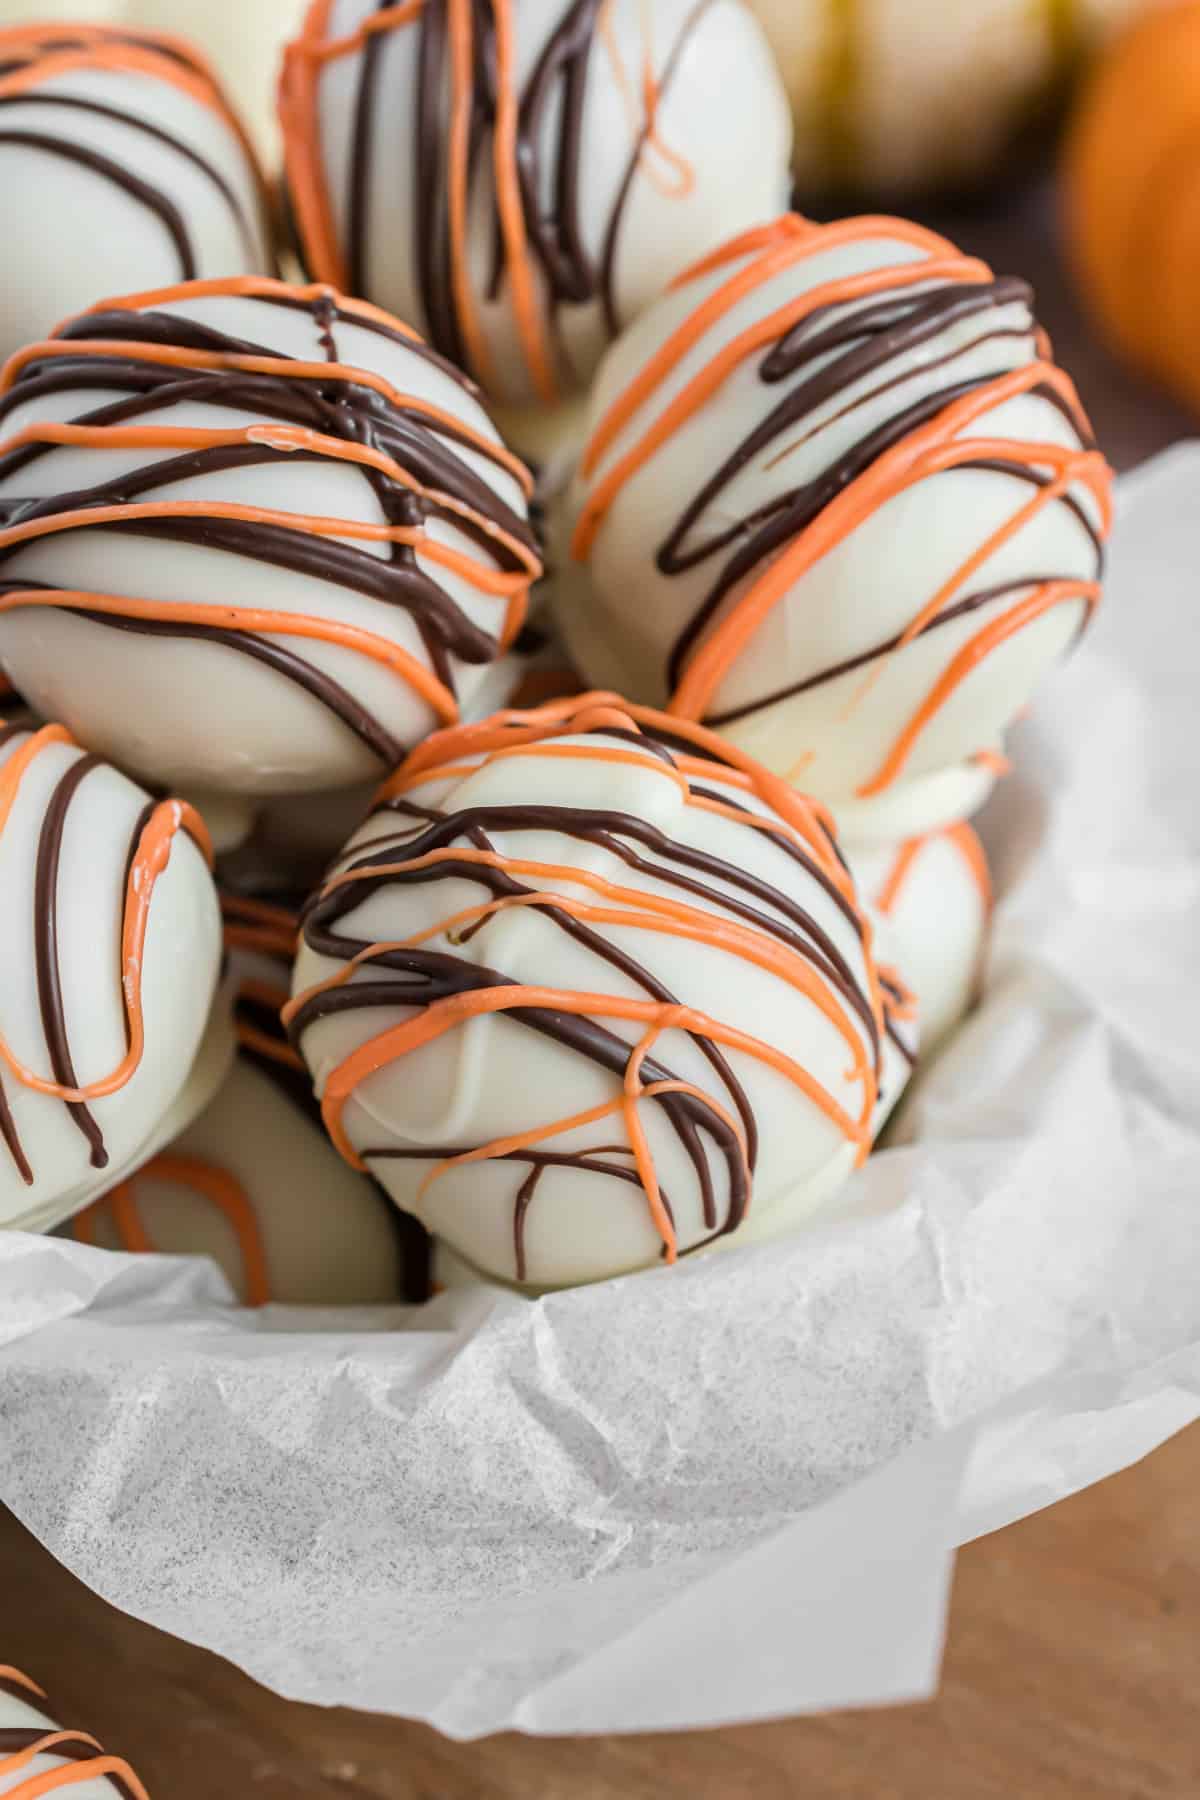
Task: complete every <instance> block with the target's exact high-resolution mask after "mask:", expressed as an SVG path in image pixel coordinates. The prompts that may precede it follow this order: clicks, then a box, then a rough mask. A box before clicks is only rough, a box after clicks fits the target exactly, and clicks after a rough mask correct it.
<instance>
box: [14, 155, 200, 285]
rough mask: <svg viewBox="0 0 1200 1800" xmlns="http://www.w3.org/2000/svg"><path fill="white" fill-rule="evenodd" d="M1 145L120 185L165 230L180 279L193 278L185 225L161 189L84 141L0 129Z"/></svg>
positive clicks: (193, 256) (193, 261)
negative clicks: (71, 164) (35, 153)
mask: <svg viewBox="0 0 1200 1800" xmlns="http://www.w3.org/2000/svg"><path fill="white" fill-rule="evenodd" d="M3 144H13V145H17V146H19V147H21V148H23V149H26V150H36V151H40V152H41V153H42V154H43V155H45V156H57V157H58V158H60V159H61V160H62V161H64V162H74V163H78V164H79V165H80V166H81V167H82V168H85V169H88V170H90V171H91V173H92V174H93V175H100V176H102V177H103V178H104V180H105V181H108V182H110V183H111V184H112V186H113V187H116V188H120V189H121V190H122V191H123V192H124V193H126V194H128V195H129V198H130V199H131V200H136V201H137V202H138V203H139V205H141V206H143V207H145V209H146V211H147V212H150V213H153V214H154V216H155V218H157V220H158V221H159V223H160V225H161V226H162V227H163V229H164V231H165V232H166V233H167V235H168V237H169V238H170V240H171V243H172V244H173V246H174V248H175V254H176V256H177V257H178V258H179V274H180V278H181V280H183V281H194V280H195V278H196V276H197V274H198V273H199V269H198V267H197V263H196V253H195V251H194V250H193V248H192V241H191V238H190V236H189V235H188V228H187V224H186V222H185V220H184V217H183V214H182V213H181V212H180V210H179V208H178V207H177V206H176V205H175V202H174V201H173V200H171V199H169V198H168V196H167V195H166V194H164V193H163V192H162V191H161V189H159V188H156V187H154V186H152V185H151V183H150V182H148V181H143V179H142V177H141V176H140V175H135V174H134V172H133V170H132V169H129V168H127V167H126V166H125V165H124V164H123V163H118V162H114V161H113V160H112V158H111V157H108V156H103V155H101V153H100V151H99V150H94V149H92V148H91V147H90V146H87V145H84V144H69V143H66V142H65V141H64V140H63V139H62V138H55V137H49V136H47V135H46V133H44V132H38V131H16V130H4V129H2V128H0V145H3Z"/></svg>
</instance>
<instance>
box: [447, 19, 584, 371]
mask: <svg viewBox="0 0 1200 1800" xmlns="http://www.w3.org/2000/svg"><path fill="white" fill-rule="evenodd" d="M463 4H464V5H465V4H467V0H463ZM512 8H513V0H492V16H493V19H494V21H495V27H496V125H495V132H494V137H493V144H492V161H493V168H494V171H495V176H496V204H497V207H498V208H499V212H500V229H501V233H502V235H503V238H504V249H505V256H506V260H507V264H508V278H509V282H510V284H511V287H512V298H513V311H514V312H515V314H516V317H517V330H518V332H519V334H520V338H521V348H522V350H523V351H524V353H525V361H526V363H527V364H528V367H529V373H530V375H531V376H532V378H533V385H534V387H535V388H536V390H537V393H538V397H539V399H541V400H542V401H543V402H544V404H546V405H547V406H550V405H553V403H554V401H555V400H557V399H558V383H557V381H556V380H555V376H554V368H553V362H552V358H551V353H550V346H549V340H548V334H547V332H546V328H545V325H544V323H543V319H542V308H541V306H540V305H539V302H538V295H537V290H536V285H535V282H534V275H533V265H532V261H531V258H530V255H529V244H528V241H527V238H526V234H525V212H524V208H523V207H522V204H521V185H520V181H519V179H518V176H517V115H518V99H517V86H516V76H515V62H516V55H515V47H514V45H513V12H512ZM453 18H454V14H453V12H452V13H451V19H452V20H453ZM459 105H460V106H461V105H462V101H461V99H460V100H459ZM466 253H467V252H466V240H465V238H463V239H462V240H460V242H459V244H458V248H457V254H458V257H459V259H460V260H461V261H462V262H463V263H464V265H465V262H466Z"/></svg>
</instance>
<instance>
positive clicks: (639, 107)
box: [281, 0, 791, 441]
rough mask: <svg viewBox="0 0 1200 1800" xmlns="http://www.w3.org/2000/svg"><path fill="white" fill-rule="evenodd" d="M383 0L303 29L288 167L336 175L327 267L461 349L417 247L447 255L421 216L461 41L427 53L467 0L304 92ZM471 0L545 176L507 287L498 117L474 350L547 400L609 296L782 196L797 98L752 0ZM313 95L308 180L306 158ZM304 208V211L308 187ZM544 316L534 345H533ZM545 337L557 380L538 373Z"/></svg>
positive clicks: (478, 368) (320, 8)
mask: <svg viewBox="0 0 1200 1800" xmlns="http://www.w3.org/2000/svg"><path fill="white" fill-rule="evenodd" d="M377 11H378V8H377V6H376V3H375V0H332V4H329V3H328V0H318V4H317V6H316V7H315V8H314V10H313V12H312V14H310V21H309V26H308V33H309V34H311V43H310V45H309V47H308V48H306V44H305V40H303V39H302V40H299V41H298V42H297V44H296V45H295V46H294V47H293V48H292V50H291V52H290V58H289V61H290V68H289V73H288V76H287V77H285V81H284V85H283V89H282V99H281V111H282V115H283V120H284V131H285V138H286V139H287V140H288V147H289V164H288V168H289V181H290V184H291V188H292V191H293V195H294V196H301V197H302V196H303V195H304V194H305V193H308V192H310V191H319V190H322V189H323V190H324V191H323V196H322V199H323V204H324V207H325V208H326V209H327V213H328V221H329V225H330V226H331V231H330V232H329V237H330V243H329V246H328V252H327V253H325V252H323V250H322V247H321V245H320V244H319V243H318V242H317V239H316V236H315V234H314V232H313V231H311V230H305V232H304V236H305V240H306V243H305V248H306V256H307V261H308V266H309V267H310V269H311V270H312V271H313V273H314V274H317V275H319V276H320V277H321V278H322V279H327V280H335V281H338V282H340V283H342V284H344V285H346V286H348V287H351V288H356V289H357V290H358V291H361V292H363V293H364V294H366V295H367V296H368V297H369V298H371V299H373V300H376V301H378V302H379V303H380V304H381V305H384V306H387V307H388V308H389V309H391V310H393V311H395V312H397V313H398V314H399V315H400V316H401V317H402V318H405V319H409V320H411V321H412V322H413V323H414V324H416V325H417V326H418V327H419V328H420V329H421V330H422V331H424V332H425V334H426V335H427V336H429V337H430V338H431V341H433V342H436V343H437V344H438V345H439V347H440V348H442V349H445V350H447V352H450V351H452V349H453V347H454V346H453V341H452V338H453V334H454V332H455V330H456V325H455V315H456V314H457V318H458V320H459V325H458V327H457V329H461V322H462V319H463V312H464V307H463V303H462V301H461V299H460V300H459V301H458V303H457V305H447V304H446V303H445V302H443V301H438V302H437V303H435V302H434V299H433V296H432V293H431V288H430V283H429V281H428V279H427V278H423V276H422V271H421V267H420V260H419V252H424V253H425V254H427V255H430V256H436V255H437V254H438V249H437V246H436V245H433V244H432V239H433V237H434V235H435V231H436V233H437V234H438V235H440V233H441V230H442V227H441V226H440V225H439V226H437V227H436V228H434V227H431V226H430V225H429V224H428V223H427V221H426V220H425V219H424V217H423V211H422V209H423V208H429V207H431V206H432V207H433V208H434V209H435V210H436V212H437V215H438V217H439V218H441V217H443V216H448V212H449V206H450V202H449V198H448V193H449V188H450V185H451V178H450V176H449V174H448V172H447V159H448V157H449V156H450V154H451V151H450V147H449V144H448V139H449V138H450V136H451V122H452V121H453V119H454V118H455V116H456V109H455V107H454V104H453V99H452V77H451V74H450V72H449V67H448V64H449V60H450V59H449V56H448V55H446V56H442V57H440V60H439V61H438V62H437V65H436V71H435V72H434V73H432V74H431V73H429V72H428V65H427V64H425V63H423V60H422V57H423V46H424V43H425V38H426V35H427V36H428V40H429V43H430V44H433V43H438V44H440V43H441V40H442V39H443V38H444V37H445V36H446V34H447V21H449V26H450V33H451V35H452V28H453V23H454V20H455V17H456V15H457V17H458V19H459V20H460V22H461V21H462V20H463V19H466V21H467V24H466V26H465V29H466V30H467V31H468V32H470V31H473V30H474V29H475V26H474V25H473V24H472V23H471V9H470V8H467V7H463V8H456V7H453V6H451V7H449V8H445V7H443V8H440V9H438V12H437V14H435V15H433V16H432V17H430V18H428V19H427V18H424V17H422V16H420V15H419V14H414V15H412V16H411V17H410V18H409V19H407V20H405V21H403V22H401V23H399V24H398V25H397V26H396V28H395V29H392V30H385V31H383V32H377V33H372V35H371V38H370V39H369V40H368V41H369V42H370V45H371V50H370V59H371V60H370V62H369V66H367V67H366V68H364V63H365V62H367V57H366V55H365V51H364V44H363V43H362V42H361V41H360V42H359V43H358V44H357V45H354V46H353V47H352V48H351V49H350V50H349V52H348V53H347V54H344V55H343V54H339V55H336V56H333V57H331V58H328V59H327V60H325V61H323V62H320V63H318V64H315V68H316V71H317V73H316V94H315V106H313V107H309V106H308V105H307V104H306V103H302V102H301V99H300V94H301V89H302V86H303V82H304V80H305V77H306V71H307V69H308V68H309V66H310V57H311V52H312V49H313V48H319V46H320V45H321V44H324V43H328V42H330V41H333V40H343V39H345V40H351V41H352V40H353V39H354V36H355V34H356V33H358V32H359V31H360V28H361V27H362V26H363V24H364V21H366V20H368V19H369V17H370V16H371V15H372V14H374V13H376V12H377ZM479 16H482V17H483V18H484V19H485V20H487V21H488V27H489V29H490V30H492V31H494V32H495V33H496V34H497V40H496V41H497V43H499V42H500V41H501V38H500V34H501V32H502V31H503V32H505V33H506V34H509V36H510V39H511V54H510V57H509V69H508V78H507V79H505V78H504V77H503V76H502V77H501V78H500V79H499V83H498V85H499V88H500V91H501V94H502V96H503V97H504V98H505V99H506V100H508V101H510V102H511V103H512V105H513V107H514V110H515V112H516V114H517V127H516V129H517V131H518V134H519V137H520V145H521V147H520V148H519V149H518V150H517V151H516V152H515V158H516V160H517V161H519V162H520V163H521V164H522V166H523V167H524V168H525V169H526V170H527V171H528V173H529V176H530V180H531V182H532V183H534V184H536V189H537V207H536V209H534V208H531V207H530V206H528V205H527V206H526V209H525V210H526V214H527V216H526V221H525V225H524V227H523V228H522V232H523V237H524V239H525V244H524V248H523V251H522V254H521V255H520V256H516V257H514V256H513V255H512V254H511V253H510V255H509V258H508V270H507V273H506V274H505V276H504V277H503V278H502V279H501V281H500V283H499V286H498V287H497V288H495V289H494V288H493V271H494V257H495V235H496V228H495V219H496V214H497V200H496V194H497V178H496V174H495V169H496V167H497V165H498V164H502V163H503V161H504V154H505V153H504V149H503V146H502V145H498V143H497V140H498V139H499V137H500V133H499V131H498V130H497V131H494V130H492V129H490V128H485V131H484V136H483V146H482V149H481V151H480V152H479V153H478V154H477V156H476V158H475V162H474V164H473V169H472V175H471V179H470V191H469V199H468V201H467V205H466V216H467V223H466V230H465V232H464V234H463V238H464V246H463V253H462V256H461V258H460V259H459V261H460V270H461V277H462V280H463V281H464V283H465V285H466V288H467V291H468V293H469V295H470V302H469V312H470V314H472V315H474V317H475V318H476V320H477V330H478V336H479V339H480V340H481V346H482V348H481V351H480V353H479V354H473V355H469V356H468V357H467V358H465V359H464V360H466V361H468V362H469V364H470V366H471V368H472V372H473V373H474V374H475V375H476V376H477V377H478V378H479V379H480V381H481V382H483V384H484V385H485V386H486V388H487V389H488V391H489V393H490V394H491V395H492V397H493V398H494V399H496V400H498V401H504V402H506V403H508V404H512V405H525V404H528V403H529V402H530V401H533V400H535V399H540V400H541V401H543V402H546V401H548V400H550V399H551V398H553V397H554V396H555V395H558V396H559V397H561V396H562V395H564V394H566V393H569V392H570V391H571V390H572V389H573V388H574V389H578V388H580V387H582V386H583V385H584V384H585V383H586V381H587V380H588V378H589V377H590V375H591V374H592V372H593V370H594V369H595V367H596V364H597V362H598V361H599V359H600V356H601V354H602V352H603V350H604V347H605V345H606V344H607V343H608V342H609V340H610V338H611V336H612V334H613V326H614V322H613V320H612V319H611V318H610V317H609V316H607V315H608V310H609V308H608V305H606V298H607V300H608V302H609V303H610V304H611V308H612V312H613V313H614V314H615V322H616V326H617V328H619V326H620V324H621V323H624V322H625V321H627V320H629V319H631V318H633V317H634V316H636V314H637V313H638V312H639V311H640V310H641V309H642V308H643V307H644V306H646V305H647V304H648V302H650V301H651V300H653V299H654V298H655V297H656V296H657V295H658V294H660V293H662V292H663V290H664V289H665V288H666V287H667V286H668V284H669V283H670V281H671V280H672V279H673V277H674V276H676V275H677V274H678V273H679V272H680V271H681V270H682V269H685V268H686V267H687V266H688V265H689V264H690V263H691V262H693V261H695V260H696V258H697V257H700V256H703V255H704V254H706V253H707V251H709V250H710V249H712V248H713V246H714V245H715V244H716V243H717V242H719V240H720V239H721V238H722V237H723V236H724V235H725V234H726V233H728V232H729V231H731V230H737V229H739V228H741V227H743V226H746V225H750V224H754V223H757V222H758V221H760V220H763V219H767V218H769V217H771V215H772V214H773V213H775V212H776V211H778V209H779V207H780V206H781V205H784V204H786V200H787V194H788V188H789V175H788V164H789V158H790V152H791V118H790V113H789V108H788V104H787V97H786V95H785V93H784V91H783V85H782V82H781V81H780V77H779V74H778V71H777V69H776V68H775V65H774V62H773V59H772V57H771V54H770V51H769V49H768V46H767V42H766V39H765V37H764V35H763V32H762V30H761V28H760V27H759V25H758V24H757V22H756V21H755V19H754V18H753V16H752V15H751V13H750V12H749V10H748V9H747V8H746V7H745V6H744V5H743V4H742V3H741V0H699V4H698V3H697V0H654V4H653V5H652V6H648V5H646V4H644V3H643V0H517V3H515V4H514V0H491V4H490V6H489V7H485V8H483V9H476V18H478V17H479ZM435 27H436V29H435ZM574 44H582V45H583V46H584V47H585V48H584V54H583V56H582V59H581V61H580V62H579V63H578V64H577V65H576V66H577V67H578V68H579V69H580V70H581V74H580V76H579V80H580V81H581V84H582V86H581V89H580V92H579V95H578V97H577V99H576V100H575V101H570V100H568V99H565V98H564V95H565V93H566V88H567V79H568V78H567V77H566V75H565V71H566V69H567V68H568V67H569V66H570V63H571V49H572V45H574ZM435 54H439V53H438V52H435ZM547 54H549V56H550V57H551V59H552V66H551V67H550V69H549V74H548V76H547V82H548V85H547V88H546V91H545V95H544V105H543V106H542V108H541V111H540V113H538V114H537V117H536V122H535V121H534V120H533V119H532V118H531V116H530V114H531V109H532V110H533V111H535V112H536V104H535V101H534V99H533V94H534V89H535V84H536V82H537V79H538V70H539V66H541V64H542V58H543V57H544V56H546V55H547ZM468 55H470V51H468ZM559 57H561V59H562V60H555V59H557V58H559ZM489 60H491V59H490V58H489ZM495 61H496V62H497V63H498V62H499V57H498V56H497V57H496V58H495ZM571 79H573V77H572V78H571ZM423 87H424V88H425V91H426V93H427V95H433V96H435V97H436V98H435V102H434V110H435V112H436V115H437V123H436V124H435V125H433V127H432V129H431V131H430V132H429V134H428V135H423V134H422V133H421V129H420V123H419V119H418V106H419V99H420V95H421V92H422V88H423ZM576 108H577V117H578V137H577V144H578V153H577V159H576V160H573V159H572V156H571V153H570V150H569V149H568V148H567V147H566V146H565V144H564V142H563V139H564V138H567V137H569V136H570V133H569V131H568V130H565V129H564V124H565V121H567V120H568V119H569V118H570V117H571V115H572V113H573V112H575V110H576ZM314 113H315V136H316V140H317V142H316V149H315V156H314V157H313V162H314V164H315V169H316V179H315V180H313V179H312V177H311V175H310V174H309V173H308V172H307V171H308V162H309V152H310V150H311V138H312V136H313V135H314V133H313V122H314ZM360 118H361V119H363V120H365V121H366V124H365V131H366V136H365V139H364V147H363V153H362V155H363V161H362V165H361V167H362V171H363V174H362V179H361V185H359V184H358V183H357V182H356V177H355V167H356V164H355V144H356V129H357V125H358V121H359V120H360ZM714 119H719V122H720V129H719V130H716V129H714ZM302 165H303V167H302ZM572 167H574V168H575V169H576V170H577V175H576V178H575V187H576V200H575V207H574V223H572V220H571V217H570V212H571V209H570V207H569V205H568V204H566V203H564V201H563V199H562V197H561V194H560V193H559V192H557V191H556V189H557V188H558V185H559V183H560V181H563V180H564V179H565V183H566V184H567V185H570V183H571V180H572V177H571V176H570V174H567V175H566V176H565V178H564V177H563V176H562V175H561V174H560V171H563V170H569V169H571V168H572ZM356 186H357V187H358V188H359V191H360V192H361V195H362V214H361V219H360V220H359V221H358V223H357V227H356V223H355V220H354V218H353V216H352V212H351V208H352V204H353V202H352V195H353V193H354V192H355V189H356ZM314 203H315V202H314ZM519 204H520V202H519V201H518V205H519ZM295 210H296V211H297V213H298V214H299V216H300V218H301V221H302V223H303V221H304V218H305V208H304V206H303V205H299V206H297V207H296V208H295ZM509 228H510V230H511V229H512V228H513V227H512V225H511V222H510V227H509ZM542 230H544V231H545V232H546V233H547V234H548V235H549V236H551V237H552V238H553V239H554V240H555V244H556V249H557V250H558V251H560V252H561V253H563V254H565V255H566V256H567V257H569V258H571V259H572V260H573V261H574V262H575V263H576V264H577V269H576V274H575V277H574V284H573V285H574V287H575V290H576V291H575V292H573V293H572V294H571V295H570V297H566V296H564V295H563V294H562V293H561V292H560V293H558V294H557V295H556V291H555V290H556V286H561V283H559V284H556V283H555V282H554V281H553V280H552V279H550V278H549V276H548V273H547V261H546V258H545V257H543V256H542V255H541V254H539V251H538V247H537V242H536V240H537V238H538V236H539V234H540V232H541V231H542ZM356 244H359V245H361V250H360V251H359V252H358V253H356V250H355V245H356ZM609 245H611V248H609V247H608V246H609ZM514 267H517V268H520V267H524V268H525V270H526V271H527V277H528V282H529V285H530V290H531V293H530V303H529V312H530V316H531V318H532V321H533V323H532V326H531V328H530V329H528V330H527V329H524V328H523V326H522V320H521V313H520V308H519V306H518V304H516V303H515V302H514V278H513V269H514ZM580 271H582V273H580ZM531 334H532V338H533V340H534V341H535V342H536V343H537V345H538V346H539V347H540V349H539V350H535V351H533V352H531V350H530V341H531ZM539 354H541V355H542V356H543V357H544V359H545V365H546V368H547V369H548V371H549V374H550V385H549V387H547V386H546V384H545V383H544V381H542V380H541V379H540V378H539V372H538V367H537V360H536V359H537V356H538V355H539ZM485 365H486V366H485ZM523 441H524V440H523Z"/></svg>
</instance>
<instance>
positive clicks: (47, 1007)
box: [33, 756, 108, 1169]
mask: <svg viewBox="0 0 1200 1800" xmlns="http://www.w3.org/2000/svg"><path fill="white" fill-rule="evenodd" d="M99 766H100V759H99V757H97V756H83V757H80V759H79V760H78V761H77V762H75V763H73V764H72V765H71V767H70V768H69V769H68V770H67V772H66V774H65V775H63V777H62V779H61V780H60V781H59V783H58V786H57V787H56V788H55V790H54V793H53V795H52V796H51V799H50V804H49V806H48V807H47V808H46V813H45V817H44V819H43V821H42V831H41V837H40V839H39V841H38V851H37V865H36V872H35V876H34V899H33V908H34V911H33V920H34V960H35V965H36V969H37V991H38V1005H39V1007H40V1009H41V1017H42V1030H43V1032H44V1033H45V1038H46V1049H47V1051H48V1053H49V1057H50V1067H51V1070H52V1072H53V1075H54V1079H55V1081H56V1082H58V1083H59V1084H60V1086H62V1087H67V1088H77V1087H78V1086H79V1082H78V1080H77V1078H76V1075H75V1065H74V1061H73V1059H72V1056H71V1045H70V1037H69V1034H68V1031H67V1019H66V1011H65V1007H64V1003H63V994H62V975H61V971H60V967H59V956H58V868H59V860H60V858H61V855H62V846H63V835H64V832H65V829H66V823H67V814H68V812H69V811H70V807H71V802H72V800H73V799H74V798H75V795H76V794H77V793H78V791H79V789H80V787H81V786H82V784H83V782H84V781H85V780H86V779H87V777H88V776H89V775H90V774H91V772H92V770H93V769H95V768H98V767H99ZM64 1104H65V1106H66V1109H67V1111H68V1113H69V1114H70V1116H71V1119H72V1121H73V1123H74V1124H75V1125H76V1127H77V1128H78V1130H79V1132H80V1134H81V1136H82V1137H83V1139H84V1141H85V1142H86V1144H87V1145H88V1149H89V1152H90V1155H89V1161H90V1162H91V1166H92V1167H93V1169H105V1168H107V1167H108V1152H107V1150H106V1149H105V1147H104V1134H103V1132H102V1131H101V1129H100V1127H99V1125H98V1124H97V1123H96V1120H95V1118H94V1116H93V1114H92V1112H91V1110H90V1108H89V1107H87V1106H86V1105H84V1104H83V1103H82V1102H81V1101H75V1100H68V1101H65V1102H64Z"/></svg>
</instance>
